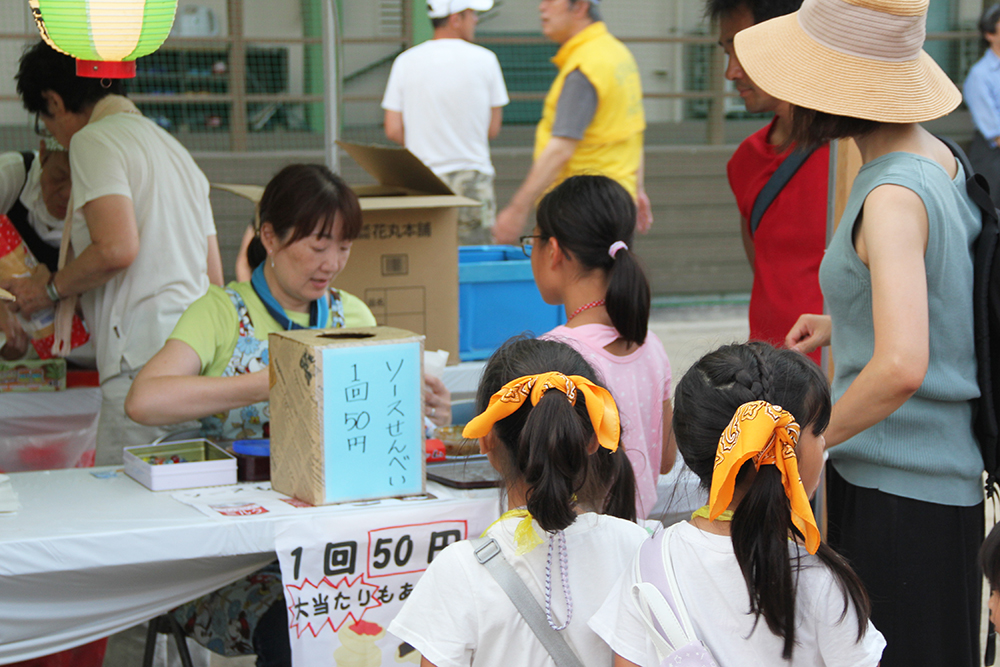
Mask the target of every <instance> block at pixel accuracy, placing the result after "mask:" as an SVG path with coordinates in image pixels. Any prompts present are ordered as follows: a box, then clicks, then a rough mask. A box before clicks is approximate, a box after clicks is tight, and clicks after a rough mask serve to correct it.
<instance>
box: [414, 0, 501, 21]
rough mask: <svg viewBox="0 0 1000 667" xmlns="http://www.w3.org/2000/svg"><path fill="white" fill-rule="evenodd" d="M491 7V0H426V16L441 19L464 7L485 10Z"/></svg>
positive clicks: (460, 10)
mask: <svg viewBox="0 0 1000 667" xmlns="http://www.w3.org/2000/svg"><path fill="white" fill-rule="evenodd" d="M492 8H493V0H427V16H428V17H430V18H432V19H443V18H445V17H447V16H451V15H452V14H457V13H459V12H464V11H465V10H466V9H474V10H476V11H477V12H485V11H488V10H490V9H492Z"/></svg>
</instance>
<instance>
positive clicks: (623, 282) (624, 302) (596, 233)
mask: <svg viewBox="0 0 1000 667" xmlns="http://www.w3.org/2000/svg"><path fill="white" fill-rule="evenodd" d="M535 217H536V220H537V222H538V230H539V232H540V234H541V236H542V238H543V239H550V238H555V239H556V240H558V241H559V245H560V247H562V248H563V250H564V251H565V252H567V253H568V254H569V255H571V256H572V257H574V258H576V260H577V261H578V262H580V264H581V265H582V266H583V268H584V269H586V270H587V271H594V270H600V271H604V272H605V273H606V274H607V276H608V291H607V293H606V296H605V308H606V309H607V311H608V317H610V318H611V323H612V324H613V325H614V327H615V329H617V330H618V334H619V335H620V336H621V337H622V338H623V339H624V340H626V341H628V342H630V343H635V344H636V345H642V344H643V343H644V342H645V341H646V331H647V328H648V325H649V306H650V289H649V280H648V279H647V278H646V273H645V272H644V271H643V269H642V266H641V265H640V264H639V259H638V257H636V256H635V254H634V253H633V252H632V251H631V250H630V249H629V247H630V246H631V245H632V241H633V237H634V236H635V217H636V207H635V201H634V200H633V199H632V196H631V195H630V194H629V193H628V191H627V190H626V189H625V188H623V187H622V186H621V185H620V184H619V183H617V182H615V181H613V180H611V179H610V178H607V177H606V176H572V177H570V178H567V179H566V180H565V181H563V182H562V183H560V184H559V186H558V187H556V188H555V189H553V190H552V191H551V192H549V193H548V194H547V195H545V197H544V198H542V201H541V202H539V204H538V213H537V215H536V216H535Z"/></svg>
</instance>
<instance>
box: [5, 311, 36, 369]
mask: <svg viewBox="0 0 1000 667" xmlns="http://www.w3.org/2000/svg"><path fill="white" fill-rule="evenodd" d="M0 331H3V333H4V335H5V336H7V340H6V342H5V343H4V345H3V348H0V357H3V358H4V359H7V360H8V361H12V360H15V359H21V358H22V357H24V355H25V354H27V353H28V341H29V338H28V334H27V332H25V330H24V327H22V326H21V323H20V322H18V321H17V318H16V317H14V314H13V313H11V312H10V311H9V310H7V306H6V305H4V304H2V303H0Z"/></svg>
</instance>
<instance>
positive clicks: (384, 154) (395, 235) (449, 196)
mask: <svg viewBox="0 0 1000 667" xmlns="http://www.w3.org/2000/svg"><path fill="white" fill-rule="evenodd" d="M337 144H338V145H339V146H340V147H341V148H343V149H344V151H346V152H347V154H348V155H350V156H351V157H352V158H354V160H355V162H357V163H358V164H359V165H360V166H361V168H362V169H364V170H365V171H366V172H368V173H369V174H371V175H372V176H373V177H374V178H375V180H376V181H377V182H378V185H360V186H353V185H352V186H351V187H352V189H353V190H354V191H355V192H356V193H357V194H358V197H359V198H360V200H361V215H362V219H363V221H364V224H363V227H362V229H361V235H360V236H359V237H358V238H357V239H356V240H355V241H354V246H353V247H352V249H351V258H350V261H348V262H347V267H346V268H345V269H344V270H343V271H342V272H341V273H340V275H338V276H337V278H336V279H334V281H333V284H334V287H339V288H342V289H344V290H347V291H348V292H350V293H351V294H354V295H355V296H357V297H358V298H360V299H362V300H363V301H364V302H365V303H366V304H368V307H369V308H370V309H371V311H372V313H373V314H374V315H375V320H376V322H377V323H378V324H380V325H383V326H390V327H397V328H400V329H406V330H408V331H413V332H415V333H418V334H423V335H424V336H426V339H427V348H428V349H431V350H437V349H442V350H447V351H448V352H449V355H450V359H451V363H458V360H459V357H458V210H457V207H459V206H479V202H477V201H476V200H474V199H469V198H468V197H460V196H458V195H456V194H454V193H453V192H452V191H451V189H450V188H449V187H448V186H447V185H445V184H444V182H443V181H441V179H439V178H438V177H437V176H435V175H434V172H432V171H431V170H430V169H429V168H428V167H427V166H426V165H424V163H422V162H421V161H420V160H418V159H417V158H416V156H414V155H413V153H410V152H409V151H408V150H406V149H405V148H386V147H382V146H362V145H360V144H350V143H345V142H340V141H338V142H337ZM213 187H216V188H218V189H221V190H226V191H228V192H232V193H234V194H237V195H240V196H241V197H246V198H247V199H250V200H251V201H253V202H257V201H260V197H261V195H262V194H263V192H264V188H263V187H260V186H254V185H232V184H224V183H214V184H213Z"/></svg>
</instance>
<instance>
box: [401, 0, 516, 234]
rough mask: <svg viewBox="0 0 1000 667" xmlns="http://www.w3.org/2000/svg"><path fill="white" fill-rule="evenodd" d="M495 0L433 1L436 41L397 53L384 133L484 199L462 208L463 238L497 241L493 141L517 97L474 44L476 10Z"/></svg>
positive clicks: (489, 55)
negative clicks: (507, 108) (509, 94)
mask: <svg viewBox="0 0 1000 667" xmlns="http://www.w3.org/2000/svg"><path fill="white" fill-rule="evenodd" d="M492 6H493V0H429V2H428V3H427V7H428V15H429V16H430V18H431V22H432V23H433V25H434V39H431V40H429V41H426V42H424V43H423V44H418V45H417V46H414V47H413V48H411V49H407V50H406V51H404V52H403V53H401V54H400V55H399V57H398V58H396V61H395V62H394V63H393V64H392V71H391V72H390V73H389V82H388V84H387V85H386V88H385V97H384V98H383V99H382V108H383V109H385V134H386V136H387V137H388V138H389V139H391V140H392V141H395V142H396V143H398V144H402V145H404V146H406V148H407V149H409V151H410V152H411V153H413V154H414V155H416V156H417V157H418V158H420V160H421V161H422V162H423V163H424V164H426V165H427V166H428V167H430V169H431V171H433V172H434V173H435V174H437V176H438V177H439V178H441V180H443V181H444V182H445V183H447V184H448V186H449V187H450V188H451V189H452V190H453V191H455V193H456V194H460V195H464V196H466V197H470V198H472V199H476V200H478V201H480V202H482V206H481V207H480V208H478V209H477V208H461V209H459V220H458V229H459V240H460V242H461V243H463V244H485V243H489V242H490V229H491V228H492V226H493V220H494V218H495V217H496V198H495V197H494V194H493V175H494V170H493V163H492V162H490V145H489V140H490V139H493V138H494V137H496V136H497V134H499V133H500V124H501V122H502V120H503V107H504V106H505V105H506V104H507V103H508V102H509V101H510V100H509V98H508V97H507V87H506V86H505V85H504V81H503V73H502V72H501V71H500V63H499V61H497V57H496V55H494V54H493V52H492V51H490V50H488V49H484V48H483V47H481V46H477V45H475V44H472V43H471V42H472V40H473V38H474V37H475V34H476V24H477V22H478V21H479V18H478V14H477V12H482V11H486V10H488V9H490V8H491V7H492Z"/></svg>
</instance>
